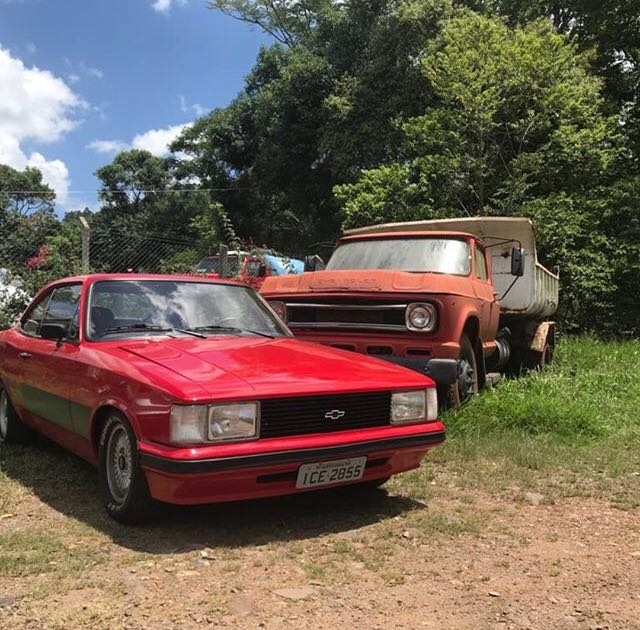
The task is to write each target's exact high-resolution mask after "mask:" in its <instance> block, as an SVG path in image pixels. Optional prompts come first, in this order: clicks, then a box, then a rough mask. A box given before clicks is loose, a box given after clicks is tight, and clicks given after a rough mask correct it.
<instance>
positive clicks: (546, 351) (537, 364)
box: [523, 343, 553, 372]
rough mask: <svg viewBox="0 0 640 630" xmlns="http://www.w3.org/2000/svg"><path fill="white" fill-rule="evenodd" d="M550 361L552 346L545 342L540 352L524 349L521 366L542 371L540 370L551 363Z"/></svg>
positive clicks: (551, 359) (551, 358)
mask: <svg viewBox="0 0 640 630" xmlns="http://www.w3.org/2000/svg"><path fill="white" fill-rule="evenodd" d="M551 361H553V346H551V345H550V344H548V343H545V344H544V347H543V348H542V351H541V352H538V351H536V350H526V352H525V357H524V361H523V367H524V369H525V370H536V371H538V372H542V370H544V369H545V368H546V367H548V366H549V365H551Z"/></svg>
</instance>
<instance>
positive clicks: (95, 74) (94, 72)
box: [80, 62, 104, 79]
mask: <svg viewBox="0 0 640 630" xmlns="http://www.w3.org/2000/svg"><path fill="white" fill-rule="evenodd" d="M80 70H82V72H83V73H84V74H86V75H87V76H89V77H92V78H93V79H102V78H103V77H104V72H103V71H102V70H100V68H94V67H93V66H87V65H86V64H84V63H82V62H80Z"/></svg>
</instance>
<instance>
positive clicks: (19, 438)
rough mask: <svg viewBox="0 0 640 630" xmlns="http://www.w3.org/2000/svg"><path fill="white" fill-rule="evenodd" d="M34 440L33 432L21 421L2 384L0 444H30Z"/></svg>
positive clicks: (0, 393) (0, 394) (0, 386)
mask: <svg viewBox="0 0 640 630" xmlns="http://www.w3.org/2000/svg"><path fill="white" fill-rule="evenodd" d="M32 440H33V431H32V430H31V429H30V428H29V427H28V426H27V425H26V424H24V423H23V422H22V420H20V418H19V417H18V414H17V412H16V410H15V409H14V408H13V405H12V404H11V401H10V400H9V396H8V395H7V390H6V389H5V388H4V387H3V385H2V383H0V443H2V442H7V443H8V444H28V443H29V442H31V441H32Z"/></svg>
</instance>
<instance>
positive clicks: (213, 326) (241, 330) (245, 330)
mask: <svg viewBox="0 0 640 630" xmlns="http://www.w3.org/2000/svg"><path fill="white" fill-rule="evenodd" d="M188 330H189V331H190V332H199V331H201V330H204V331H207V330H225V331H229V332H237V333H251V334H252V335H259V336H260V337H267V338H268V339H274V338H275V337H274V336H273V335H270V334H269V333H266V332H261V331H260V330H251V329H250V328H238V327H237V326H220V325H218V324H211V325H210V326H196V327H195V328H189V329H188Z"/></svg>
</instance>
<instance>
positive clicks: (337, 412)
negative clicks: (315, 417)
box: [324, 409, 347, 420]
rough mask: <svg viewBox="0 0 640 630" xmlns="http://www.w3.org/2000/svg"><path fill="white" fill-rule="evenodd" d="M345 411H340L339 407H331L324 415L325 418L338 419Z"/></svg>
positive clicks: (342, 416)
mask: <svg viewBox="0 0 640 630" xmlns="http://www.w3.org/2000/svg"><path fill="white" fill-rule="evenodd" d="M346 413H347V412H346V411H342V410H341V409H332V410H331V411H327V413H325V414H324V417H325V418H326V419H327V420H340V418H344V416H345V414H346Z"/></svg>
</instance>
